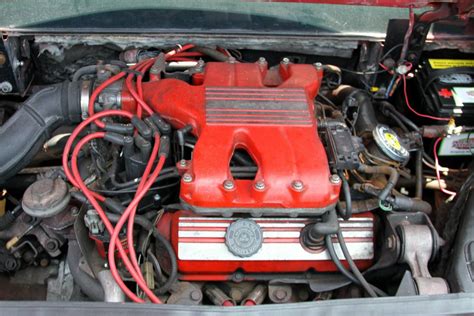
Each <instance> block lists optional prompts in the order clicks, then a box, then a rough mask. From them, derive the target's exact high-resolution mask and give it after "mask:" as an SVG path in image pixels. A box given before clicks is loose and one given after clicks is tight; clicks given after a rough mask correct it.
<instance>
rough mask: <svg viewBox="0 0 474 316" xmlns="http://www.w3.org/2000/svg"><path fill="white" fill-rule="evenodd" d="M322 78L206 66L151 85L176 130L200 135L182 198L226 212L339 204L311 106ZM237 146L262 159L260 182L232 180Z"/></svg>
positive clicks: (294, 69) (295, 71)
mask: <svg viewBox="0 0 474 316" xmlns="http://www.w3.org/2000/svg"><path fill="white" fill-rule="evenodd" d="M321 77H322V71H321V70H319V71H318V70H316V69H315V68H314V67H313V66H312V65H297V64H289V65H280V66H279V67H277V68H272V69H270V70H268V69H267V66H266V65H261V64H250V63H208V64H207V65H206V67H205V71H204V73H201V74H197V75H195V76H194V78H193V79H194V84H188V83H185V82H183V81H181V80H176V79H163V80H160V81H157V82H151V83H148V84H146V85H145V86H144V96H145V100H146V101H147V102H148V103H149V104H150V105H152V106H153V107H154V109H155V110H156V111H157V112H158V113H160V114H161V115H162V116H163V117H164V118H166V119H167V120H168V121H170V122H171V123H172V124H173V125H174V126H175V127H177V128H180V127H183V126H185V125H191V126H192V127H193V131H192V133H193V134H195V135H196V137H197V138H198V140H197V143H196V144H195V147H194V151H193V157H192V160H191V161H190V163H189V164H188V165H187V167H186V170H185V171H186V172H187V173H188V174H189V175H191V181H189V180H190V179H189V178H190V177H189V176H188V177H187V181H182V182H181V191H180V197H181V199H182V201H183V202H184V203H186V204H188V205H189V206H190V207H191V208H192V209H193V210H194V211H195V212H197V213H201V214H222V215H225V216H231V214H233V213H252V214H253V215H256V216H259V215H282V214H291V215H295V216H296V215H299V214H301V215H315V214H318V213H322V212H325V211H326V210H327V209H329V208H332V207H334V205H335V203H336V201H337V198H338V195H339V185H338V184H332V183H331V182H330V181H329V178H330V173H329V166H328V161H327V157H326V153H325V151H324V147H323V145H322V143H321V141H320V139H319V137H318V133H317V123H316V118H315V111H314V103H313V100H314V97H315V96H316V94H317V92H318V89H319V85H320V80H321ZM127 102H129V101H127V98H126V96H124V105H125V104H126V103H127ZM130 102H131V101H130ZM128 106H129V107H130V108H132V107H133V104H129V105H128ZM236 149H245V150H246V151H247V152H248V153H249V154H250V155H251V157H252V158H253V160H254V161H255V162H256V164H257V166H258V171H257V173H256V177H255V179H252V180H244V179H233V176H232V173H231V171H230V168H229V162H230V160H231V157H232V155H233V153H234V151H235V150H236ZM183 172H184V171H183ZM226 180H232V181H233V183H234V185H233V187H232V188H230V189H229V187H228V188H225V186H224V182H225V181H226ZM295 182H297V183H298V184H299V186H295V185H294V183H295Z"/></svg>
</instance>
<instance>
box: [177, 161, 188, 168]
mask: <svg viewBox="0 0 474 316" xmlns="http://www.w3.org/2000/svg"><path fill="white" fill-rule="evenodd" d="M179 165H180V167H186V166H187V165H188V162H187V161H186V159H181V160H180V161H179Z"/></svg>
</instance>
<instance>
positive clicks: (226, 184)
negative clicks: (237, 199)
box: [223, 179, 235, 191]
mask: <svg viewBox="0 0 474 316" xmlns="http://www.w3.org/2000/svg"><path fill="white" fill-rule="evenodd" d="M223 186H224V189H225V190H227V191H230V190H233V189H234V188H235V184H234V181H232V180H230V179H228V180H225V181H224V183H223Z"/></svg>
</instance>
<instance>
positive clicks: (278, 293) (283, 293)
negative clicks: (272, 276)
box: [275, 289, 287, 301]
mask: <svg viewBox="0 0 474 316" xmlns="http://www.w3.org/2000/svg"><path fill="white" fill-rule="evenodd" d="M286 295H287V294H286V291H285V290H282V289H278V290H276V291H275V297H276V298H277V299H278V300H279V301H281V300H284V299H285V298H286Z"/></svg>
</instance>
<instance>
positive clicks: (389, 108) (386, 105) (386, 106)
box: [379, 101, 420, 131]
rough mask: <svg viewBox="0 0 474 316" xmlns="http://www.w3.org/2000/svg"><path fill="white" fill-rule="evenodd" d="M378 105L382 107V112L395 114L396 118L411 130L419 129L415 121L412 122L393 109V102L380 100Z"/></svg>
mask: <svg viewBox="0 0 474 316" xmlns="http://www.w3.org/2000/svg"><path fill="white" fill-rule="evenodd" d="M379 105H380V107H381V109H382V112H385V113H387V112H390V113H392V114H393V115H394V116H396V117H397V118H398V119H400V121H402V122H403V123H404V124H405V125H406V126H408V127H410V128H411V129H412V130H414V131H420V128H419V127H418V126H417V125H416V124H415V123H413V121H411V120H410V119H409V118H407V117H406V116H405V115H403V114H402V113H400V112H398V111H397V109H395V107H394V106H393V104H391V103H389V102H387V101H382V102H380V104H379Z"/></svg>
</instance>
